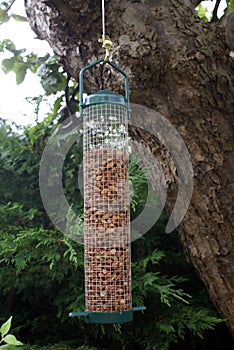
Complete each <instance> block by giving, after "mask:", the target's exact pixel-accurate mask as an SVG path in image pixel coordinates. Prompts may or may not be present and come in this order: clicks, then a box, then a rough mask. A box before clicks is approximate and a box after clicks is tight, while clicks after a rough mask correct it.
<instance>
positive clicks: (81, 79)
mask: <svg viewBox="0 0 234 350" xmlns="http://www.w3.org/2000/svg"><path fill="white" fill-rule="evenodd" d="M103 61H104V58H100V59H99V60H97V61H95V62H92V63H90V64H89V65H88V66H86V67H84V68H82V69H81V71H80V108H81V111H82V107H83V93H84V90H83V81H84V72H86V71H87V70H89V69H90V68H92V67H94V66H96V65H97V64H99V63H101V62H103ZM106 63H108V64H109V65H110V66H111V67H113V68H114V69H115V70H117V71H118V72H119V73H121V74H122V75H123V76H124V78H125V98H126V100H127V103H128V104H129V90H128V75H127V74H126V73H125V72H124V71H123V70H122V69H121V68H119V67H118V66H116V64H114V63H112V62H110V61H107V62H106Z"/></svg>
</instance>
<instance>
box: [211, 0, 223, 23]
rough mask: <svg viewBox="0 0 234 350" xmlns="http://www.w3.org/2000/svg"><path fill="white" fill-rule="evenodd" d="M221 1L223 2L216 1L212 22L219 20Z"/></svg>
mask: <svg viewBox="0 0 234 350" xmlns="http://www.w3.org/2000/svg"><path fill="white" fill-rule="evenodd" d="M220 2H221V0H217V1H216V4H215V7H214V10H213V15H212V19H211V22H216V21H218V15H217V13H218V9H219V5H220Z"/></svg>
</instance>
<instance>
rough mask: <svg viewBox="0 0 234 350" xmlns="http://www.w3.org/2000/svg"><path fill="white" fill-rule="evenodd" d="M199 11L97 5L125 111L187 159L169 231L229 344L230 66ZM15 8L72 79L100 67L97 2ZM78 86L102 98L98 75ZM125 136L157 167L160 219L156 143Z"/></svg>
mask: <svg viewBox="0 0 234 350" xmlns="http://www.w3.org/2000/svg"><path fill="white" fill-rule="evenodd" d="M199 2H200V1H194V0H190V1H189V0H157V1H150V0H149V1H146V0H145V1H143V0H142V1H127V0H124V1H120V2H118V1H106V13H107V23H106V25H107V29H109V30H107V34H109V35H110V36H111V38H112V39H113V41H114V42H115V44H116V46H115V48H114V51H113V55H112V58H113V61H114V62H116V63H117V64H119V65H120V66H121V67H122V68H123V69H124V70H125V71H126V72H127V73H128V74H129V77H130V86H131V91H130V93H131V102H134V103H141V104H144V105H145V106H147V107H150V108H152V109H154V110H156V111H158V112H159V113H161V114H162V115H164V116H165V117H167V118H168V119H169V120H170V122H171V123H172V124H173V125H174V126H175V127H176V129H177V130H178V131H179V132H180V134H181V136H182V137H183V139H184V141H185V143H186V145H187V147H188V149H189V152H190V154H191V158H192V162H193V167H194V173H195V177H194V185H195V187H194V192H193V198H192V201H191V204H190V208H189V210H188V212H187V214H186V217H185V219H184V220H183V222H182V223H181V225H180V227H179V235H180V240H181V243H182V245H183V247H184V250H185V252H186V254H187V256H188V258H189V260H190V262H191V263H192V264H193V266H194V267H195V268H196V270H197V272H198V273H199V275H200V277H201V279H202V280H203V281H204V283H205V286H206V287H207V290H208V292H209V295H210V298H211V300H212V301H213V303H214V304H215V305H216V307H217V309H218V310H219V311H220V313H221V315H223V316H224V317H225V318H227V319H228V321H227V323H228V325H229V328H230V330H231V331H232V333H233V334H234V312H233V310H234V294H233V293H234V274H233V266H234V256H233V255H234V249H233V226H234V224H233V221H232V219H233V218H232V213H233V212H232V200H233V198H232V193H233V188H234V186H233V185H234V183H233V173H234V156H233V134H232V128H233V125H232V119H233V112H234V99H233V96H234V82H233V76H234V74H233V73H234V60H233V58H232V57H231V56H230V51H231V50H232V48H233V45H234V44H233V33H234V25H233V21H234V19H233V15H230V16H229V18H228V19H226V18H223V19H222V20H221V21H220V22H215V23H204V22H202V21H200V20H199V19H198V18H197V16H196V14H195V11H194V7H195V4H197V3H199ZM25 4H26V9H27V14H28V17H29V21H30V24H31V27H32V29H33V30H34V31H35V33H36V34H37V36H38V38H39V39H44V40H47V41H48V42H49V44H50V45H51V47H52V48H53V50H54V52H55V53H56V55H57V56H58V58H59V60H60V62H61V63H62V64H63V65H64V66H65V68H66V70H67V71H69V72H70V74H71V75H72V76H73V77H74V78H75V79H77V78H78V73H79V70H80V68H81V67H83V66H85V65H87V64H88V63H90V62H91V61H93V60H95V59H97V58H98V57H100V44H99V43H98V42H97V38H99V37H101V1H92V0H88V1H72V0H64V1H62V0H53V1H36V0H26V1H25ZM227 16H228V13H226V17H227ZM105 70H108V68H107V67H105ZM113 74H114V73H113V72H111V71H109V72H108V79H107V80H106V81H105V88H111V89H114V90H115V91H117V92H118V91H120V92H121V86H122V85H121V84H120V82H119V80H118V79H113ZM94 76H95V78H94ZM88 78H89V79H86V81H87V82H88V84H87V86H86V91H88V92H92V91H93V90H95V91H97V90H98V89H100V88H103V76H102V74H100V71H99V70H97V71H96V74H95V75H90V76H89V77H88ZM111 78H112V79H111ZM149 122H150V123H154V121H153V120H149ZM133 135H135V138H136V139H138V140H142V142H145V144H146V145H147V146H148V147H150V148H151V150H153V152H154V153H155V154H156V155H157V158H158V159H159V161H160V160H162V159H163V167H164V169H165V172H167V175H168V176H167V179H168V181H167V184H168V196H167V208H168V210H169V211H170V210H171V209H172V208H173V205H174V201H175V198H176V195H177V185H176V182H177V179H176V174H175V173H173V172H171V171H170V164H171V163H170V156H169V153H168V157H166V158H165V157H161V156H160V143H159V142H158V140H156V139H155V138H153V137H152V136H151V135H150V134H148V133H145V132H142V131H141V130H140V129H139V130H135V131H133ZM155 181H156V179H155Z"/></svg>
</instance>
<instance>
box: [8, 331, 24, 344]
mask: <svg viewBox="0 0 234 350" xmlns="http://www.w3.org/2000/svg"><path fill="white" fill-rule="evenodd" d="M3 340H4V342H5V343H7V344H10V345H15V346H20V345H23V343H21V341H19V340H17V339H16V337H15V336H14V335H13V334H7V335H6V336H5V337H4V338H3Z"/></svg>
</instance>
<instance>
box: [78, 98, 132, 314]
mask: <svg viewBox="0 0 234 350" xmlns="http://www.w3.org/2000/svg"><path fill="white" fill-rule="evenodd" d="M127 128H128V110H127V108H126V106H124V105H121V104H111V103H105V104H100V105H93V106H90V107H87V108H85V110H84V131H83V140H84V141H83V142H84V203H85V204H84V205H85V207H84V231H85V236H84V241H85V296H86V310H88V311H99V312H100V311H101V312H107V311H108V312H113V311H126V310H130V309H131V308H132V302H131V268H130V266H131V260H130V219H129V188H128V187H129V184H128V149H127V148H128V132H127Z"/></svg>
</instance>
